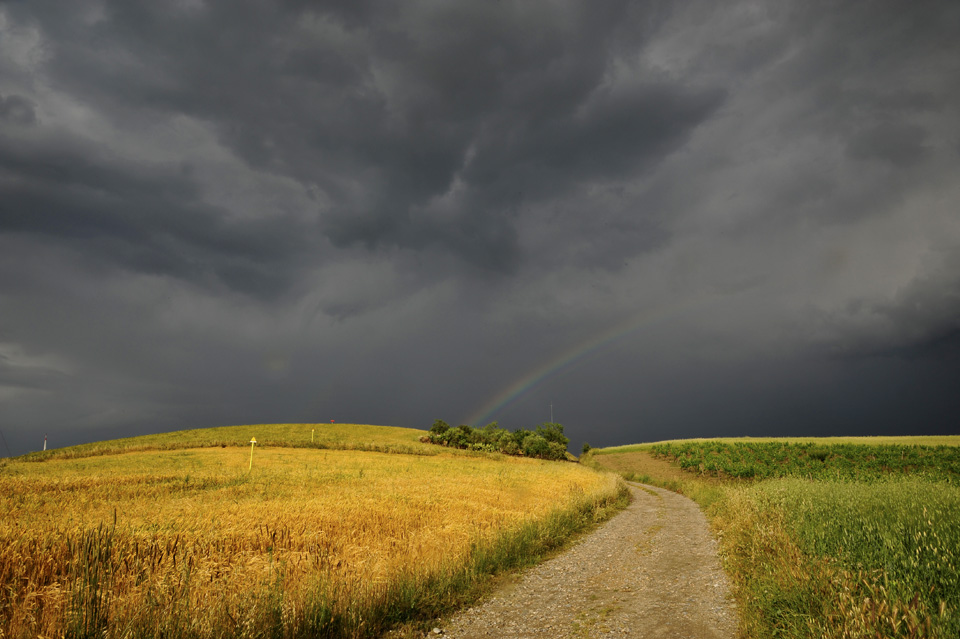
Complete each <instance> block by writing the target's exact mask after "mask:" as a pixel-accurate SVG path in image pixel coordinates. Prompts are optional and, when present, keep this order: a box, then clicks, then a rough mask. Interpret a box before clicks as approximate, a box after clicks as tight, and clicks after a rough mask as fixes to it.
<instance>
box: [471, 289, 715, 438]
mask: <svg viewBox="0 0 960 639" xmlns="http://www.w3.org/2000/svg"><path fill="white" fill-rule="evenodd" d="M702 303H703V299H702V298H696V299H691V300H688V301H685V302H683V303H679V304H672V305H669V306H663V307H659V308H657V309H653V310H651V311H646V312H643V313H640V314H639V316H636V315H635V316H633V317H631V318H630V319H629V320H627V321H625V322H621V323H620V324H617V325H616V326H614V327H613V328H610V329H607V330H606V331H603V332H602V333H600V334H597V335H593V336H591V337H590V338H588V339H587V340H586V341H583V342H580V343H578V344H576V345H575V346H573V347H571V348H569V349H567V350H565V351H563V352H562V353H560V354H559V355H557V356H555V357H553V358H551V359H550V360H548V361H547V362H546V363H544V364H541V365H539V366H537V367H536V368H534V369H533V370H531V371H529V372H528V373H526V374H525V375H523V376H522V377H520V378H518V379H517V380H515V381H514V382H513V383H512V384H510V385H509V386H507V387H505V388H504V389H502V390H501V391H499V392H498V393H497V394H496V395H494V396H493V397H492V398H490V399H489V400H488V401H486V402H485V403H484V404H483V405H482V406H481V407H480V408H479V409H477V410H476V411H474V412H473V413H471V414H470V416H469V417H468V418H467V420H466V421H465V422H464V423H465V424H470V425H473V426H482V425H484V424H486V423H487V422H488V420H489V419H490V418H491V417H493V415H495V414H496V413H497V412H498V411H500V410H502V409H503V408H505V407H506V406H507V405H509V404H511V403H513V402H514V401H515V400H516V399H518V398H519V397H520V396H521V395H523V394H525V393H527V392H528V391H530V390H532V389H534V388H536V387H537V386H539V385H540V384H541V383H543V382H544V381H546V380H547V379H549V378H551V377H554V376H555V375H557V374H559V373H560V372H562V371H565V370H567V369H569V368H572V367H573V366H575V365H576V364H577V363H579V362H580V361H581V360H583V359H585V358H586V357H587V356H588V355H591V354H593V353H595V352H598V351H601V350H603V349H604V348H606V347H608V346H611V345H613V344H614V343H616V342H617V341H619V340H621V339H623V338H625V337H627V336H628V335H631V334H632V333H634V332H636V331H639V330H640V329H642V328H646V327H648V326H650V325H652V324H655V323H656V322H658V321H660V320H664V319H667V318H668V317H672V316H674V315H676V314H678V313H680V312H683V311H685V310H688V309H689V308H692V307H694V306H699V305H701V304H702Z"/></svg>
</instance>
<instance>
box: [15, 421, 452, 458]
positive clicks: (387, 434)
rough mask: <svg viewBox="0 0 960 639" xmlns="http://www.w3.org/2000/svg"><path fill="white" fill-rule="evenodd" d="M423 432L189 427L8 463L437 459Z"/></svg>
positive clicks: (334, 426)
mask: <svg viewBox="0 0 960 639" xmlns="http://www.w3.org/2000/svg"><path fill="white" fill-rule="evenodd" d="M424 435H426V431H424V430H418V429H415V428H402V427H397V426H374V425H370V424H347V423H343V424H340V423H317V424H310V423H302V424H243V425H235V426H212V427H209V428H192V429H187V430H178V431H170V432H166V433H156V434H151V435H138V436H134V437H124V438H120V439H111V440H104V441H98V442H91V443H86V444H77V445H75V446H66V447H63V448H53V449H50V450H46V451H34V452H30V453H26V454H25V455H21V456H19V457H16V458H13V459H17V460H19V461H37V462H39V461H47V460H53V459H75V458H82V457H97V456H100V455H116V454H121V453H129V452H142V451H152V450H157V451H161V450H181V449H186V448H216V447H235V446H241V447H245V446H251V440H253V439H256V444H255V446H259V447H261V448H264V447H283V448H318V449H331V450H359V451H369V452H384V453H400V454H407V455H431V456H432V455H437V454H439V453H440V452H441V450H439V447H437V446H434V445H431V444H424V443H422V442H420V437H422V436H424Z"/></svg>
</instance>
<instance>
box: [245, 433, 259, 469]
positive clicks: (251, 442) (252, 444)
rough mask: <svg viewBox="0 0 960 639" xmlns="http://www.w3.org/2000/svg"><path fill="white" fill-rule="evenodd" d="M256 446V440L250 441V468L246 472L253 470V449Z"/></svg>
mask: <svg viewBox="0 0 960 639" xmlns="http://www.w3.org/2000/svg"><path fill="white" fill-rule="evenodd" d="M256 445H257V438H256V437H254V438H253V439H251V440H250V467H249V468H247V470H253V447H254V446H256Z"/></svg>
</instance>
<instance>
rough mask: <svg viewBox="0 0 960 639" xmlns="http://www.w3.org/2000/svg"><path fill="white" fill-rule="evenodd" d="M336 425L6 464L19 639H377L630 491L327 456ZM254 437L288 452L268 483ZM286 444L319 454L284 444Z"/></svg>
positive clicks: (541, 471)
mask: <svg viewBox="0 0 960 639" xmlns="http://www.w3.org/2000/svg"><path fill="white" fill-rule="evenodd" d="M325 427H326V426H325V425H316V426H310V425H295V426H290V425H286V426H277V427H270V426H261V427H242V428H240V429H239V430H236V431H229V432H227V433H226V435H229V437H227V438H225V437H224V433H222V432H221V433H215V434H214V435H216V436H212V435H210V434H209V433H201V434H196V433H195V434H194V436H191V437H181V438H179V440H178V441H179V442H180V443H182V444H183V445H191V444H192V445H198V444H199V445H204V444H206V445H208V446H211V447H208V448H186V449H180V450H177V449H167V448H171V445H170V441H169V440H170V439H171V438H169V437H166V436H164V437H163V438H162V439H161V441H159V442H156V441H155V442H150V441H149V438H144V440H141V441H135V440H121V442H124V443H123V445H118V444H117V443H116V442H111V443H109V445H108V446H106V448H107V449H109V452H112V453H113V454H107V453H104V450H103V449H104V447H103V446H101V447H87V449H86V451H85V452H87V453H89V455H92V456H79V455H78V454H76V452H77V451H73V452H71V451H69V450H68V451H60V452H59V453H57V452H56V451H54V452H52V453H51V454H49V455H48V456H47V457H46V458H44V457H42V456H37V455H33V456H30V457H29V458H27V459H26V460H25V459H21V460H14V461H9V462H7V463H5V464H4V465H3V466H2V467H0V508H2V510H0V512H2V523H0V587H2V590H0V609H2V611H3V612H2V615H3V616H2V620H0V621H2V626H0V636H2V637H27V636H30V637H36V636H47V637H54V636H64V635H66V636H71V637H93V636H97V637H137V636H170V637H174V636H175V637H260V636H271V637H297V636H345V637H361V636H374V635H376V634H378V633H379V632H381V631H382V630H383V629H384V628H386V627H389V626H391V625H393V624H396V623H399V622H404V621H409V620H417V619H426V618H429V617H430V616H431V615H435V614H437V613H439V612H441V611H443V610H445V609H446V608H448V607H449V606H450V605H452V604H454V603H456V601H457V598H458V597H460V596H462V595H463V593H464V592H469V591H470V590H471V589H472V588H475V587H476V584H477V583H478V582H480V581H482V580H483V579H484V578H485V576H486V575H488V574H490V573H493V572H496V571H498V570H500V569H502V568H506V567H511V566H514V565H518V564H522V563H524V562H526V561H529V560H530V558H531V557H533V556H536V555H538V554H541V553H543V552H545V551H548V550H550V549H551V548H552V547H554V546H555V545H556V544H557V543H558V542H559V540H562V539H563V538H564V537H566V536H568V535H569V534H570V533H571V532H572V531H574V530H576V529H578V528H581V527H583V526H584V525H586V524H588V523H589V522H591V521H593V520H594V519H596V518H601V517H603V516H604V515H605V513H606V511H608V510H610V509H611V508H610V507H611V506H612V505H613V504H615V503H616V502H617V500H618V499H621V498H622V494H623V486H622V484H621V483H619V481H618V480H617V479H616V478H614V477H612V476H610V475H602V474H599V473H596V472H594V471H591V470H589V469H586V468H584V467H581V466H579V465H576V464H569V463H562V462H543V461H536V460H528V459H521V458H508V457H503V456H491V455H476V454H475V455H466V454H451V453H449V452H446V451H445V452H444V453H443V454H436V455H432V454H429V453H432V452H434V451H433V450H427V449H424V450H423V451H421V454H389V453H383V452H372V451H370V450H331V449H329V448H319V447H313V448H311V447H310V446H309V444H308V442H309V440H310V437H311V432H310V431H311V430H315V431H316V433H315V434H314V435H315V436H314V446H317V445H319V442H318V441H317V438H316V434H319V433H320V431H322V430H324V429H325ZM331 429H332V430H333V431H336V432H338V433H340V434H341V435H342V433H343V431H344V430H346V431H347V433H348V435H349V434H350V427H349V426H345V425H337V426H332V427H331ZM211 430H214V429H211ZM406 430H409V429H406ZM399 431H401V429H396V430H394V429H382V430H381V429H377V428H375V427H355V430H354V431H353V432H352V435H353V440H352V443H351V438H350V437H349V436H339V435H338V437H339V440H338V441H339V445H338V446H337V448H351V447H353V448H373V447H378V446H380V447H382V448H383V449H384V450H387V449H390V446H394V450H404V452H416V447H417V442H416V439H415V438H416V437H417V436H418V434H419V433H422V431H410V432H399ZM204 435H207V436H208V437H206V438H204ZM251 435H253V436H256V437H257V439H258V441H271V442H273V443H274V444H275V445H274V446H270V447H264V448H258V449H257V450H255V451H254V457H253V469H252V471H248V465H249V463H250V446H249V444H247V445H245V446H243V447H242V448H241V447H240V446H239V444H241V443H245V442H244V441H243V438H247V440H249V437H250V436H251ZM323 435H324V436H328V439H329V436H330V435H331V432H326V433H324V434H323ZM378 435H381V436H382V437H381V439H380V440H379V443H378V439H377V436H378ZM371 437H373V439H371ZM231 438H232V439H231ZM285 438H286V439H290V438H295V443H297V444H298V445H303V446H304V447H301V448H289V447H280V446H277V445H276V444H278V443H280V444H282V443H283V442H284V441H285ZM238 440H239V441H238ZM210 442H216V443H210ZM383 442H386V444H384V443H383ZM367 444H369V445H367ZM408 444H409V446H410V447H411V448H409V449H408V448H407V446H408ZM121 450H132V451H134V452H117V451H121ZM40 460H43V461H40Z"/></svg>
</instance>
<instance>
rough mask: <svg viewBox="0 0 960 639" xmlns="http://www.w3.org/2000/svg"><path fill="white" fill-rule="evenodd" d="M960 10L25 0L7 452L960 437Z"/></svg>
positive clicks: (8, 274)
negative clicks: (295, 434) (449, 437)
mask: <svg viewBox="0 0 960 639" xmlns="http://www.w3.org/2000/svg"><path fill="white" fill-rule="evenodd" d="M958 34H960V3H957V2H954V1H952V0H945V1H943V2H909V3H908V2H900V1H894V0H891V1H889V2H856V1H851V2H809V1H807V0H797V1H796V2H789V1H787V2H780V1H773V2H770V1H758V2H742V1H737V0H730V1H725V2H697V1H689V2H688V1H684V2H639V1H637V2H627V1H617V0H609V1H604V2H586V1H584V2H569V1H554V2H545V1H536V0H516V1H510V0H502V1H498V2H493V1H492V0H466V1H463V2H450V1H448V0H411V1H408V2H393V1H392V0H391V1H386V0H385V1H382V2H368V1H360V0H348V1H338V2H306V1H299V2H298V1H293V0H290V1H287V2H279V1H276V2H269V1H268V2H262V1H260V0H256V1H254V0H250V1H248V2H238V1H237V0H210V1H204V0H171V1H169V2H156V1H155V0H151V1H139V0H136V1H135V0H106V1H100V2H97V1H89V2H88V1H82V0H74V1H71V2H62V1H49V2H45V1H41V0H30V1H29V2H28V1H19V2H18V1H15V0H8V1H4V2H0V431H2V433H3V435H4V439H5V441H6V446H5V447H4V448H2V449H0V454H2V455H6V454H8V452H9V453H12V454H14V455H16V454H21V453H23V452H26V451H28V450H35V449H38V448H40V447H42V445H43V435H44V434H45V433H46V434H49V437H50V444H51V446H62V445H67V444H73V443H78V442H83V441H91V440H97V439H103V438H106V437H116V436H122V435H134V434H140V433H147V432H161V431H169V430H177V429H181V428H192V427H204V426H216V425H225V424H242V423H265V422H324V421H329V420H331V419H335V420H337V421H341V422H358V423H374V424H388V425H396V426H409V427H418V428H428V427H429V426H430V424H431V423H432V421H433V420H434V419H437V418H442V419H445V420H446V421H448V422H451V423H454V424H456V423H461V422H464V421H468V420H480V421H482V422H484V423H485V422H486V421H491V420H494V419H496V420H499V422H500V424H501V425H502V426H506V427H509V428H518V427H530V426H533V425H534V424H536V423H539V422H542V421H546V420H549V419H550V411H551V409H552V411H553V417H554V419H555V420H556V421H558V422H560V423H562V424H564V426H565V427H566V432H567V434H568V435H570V437H571V439H572V440H573V441H572V443H571V448H573V449H576V450H579V448H580V445H581V444H582V442H584V441H588V442H590V443H591V444H592V445H594V446H603V445H613V444H625V443H634V442H642V441H653V440H658V439H665V438H670V437H692V436H715V435H716V436H719V435H729V436H734V435H755V436H760V435H843V434H905V435H906V434H934V433H949V434H960V426H958V424H960V421H958V415H960V391H958V388H960V38H958V37H957V36H958ZM551 404H552V408H551Z"/></svg>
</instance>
